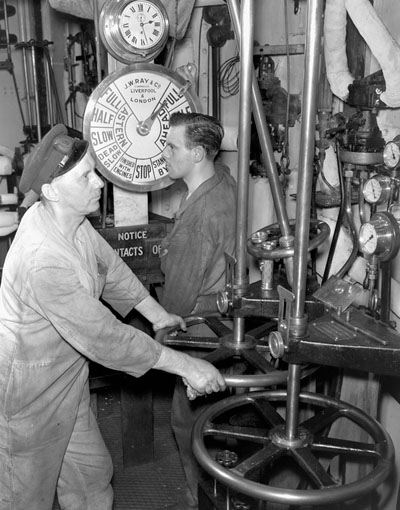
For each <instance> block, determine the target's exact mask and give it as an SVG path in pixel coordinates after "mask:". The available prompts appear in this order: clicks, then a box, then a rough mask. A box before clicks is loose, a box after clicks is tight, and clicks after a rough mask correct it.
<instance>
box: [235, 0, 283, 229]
mask: <svg viewBox="0 0 400 510" xmlns="http://www.w3.org/2000/svg"><path fill="white" fill-rule="evenodd" d="M227 3H228V8H229V13H230V17H231V20H232V23H233V26H234V31H235V37H236V40H237V42H238V44H240V40H241V25H240V23H239V1H238V0H228V1H227ZM253 23H254V20H252V24H253ZM251 69H252V74H253V81H252V102H253V116H254V120H255V123H256V127H257V132H258V137H259V141H260V145H261V149H262V156H263V161H264V165H265V168H266V170H267V175H268V180H269V183H270V187H271V193H272V197H273V199H274V206H275V213H276V217H277V220H278V223H279V226H280V229H281V234H282V236H283V237H289V236H290V233H291V230H290V224H289V219H288V216H287V211H286V205H285V199H284V197H283V193H282V188H281V183H280V180H279V175H278V170H277V167H276V161H275V157H274V150H273V147H272V142H271V137H270V135H269V131H268V126H267V120H266V118H265V114H264V110H263V107H262V97H261V92H260V88H259V86H258V82H257V78H256V76H255V73H254V69H253V65H252V62H251Z"/></svg>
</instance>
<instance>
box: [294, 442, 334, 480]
mask: <svg viewBox="0 0 400 510" xmlns="http://www.w3.org/2000/svg"><path fill="white" fill-rule="evenodd" d="M291 452H292V456H293V458H294V459H295V460H296V462H297V463H298V465H299V466H300V467H301V468H302V469H303V470H304V471H305V473H306V474H307V475H308V476H309V477H310V479H311V480H312V481H313V482H314V483H315V485H316V486H317V487H319V488H322V487H332V486H337V485H338V482H336V481H335V480H334V479H333V478H332V476H331V475H330V474H329V473H328V472H327V471H326V469H324V467H323V466H322V464H321V463H320V462H319V461H318V459H317V458H316V457H315V456H314V455H313V454H312V452H311V451H310V449H309V448H294V449H293V450H291Z"/></svg>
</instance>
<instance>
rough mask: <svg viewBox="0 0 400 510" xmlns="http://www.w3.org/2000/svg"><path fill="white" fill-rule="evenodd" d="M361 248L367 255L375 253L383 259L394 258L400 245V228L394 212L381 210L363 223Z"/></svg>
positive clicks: (360, 240) (359, 238)
mask: <svg viewBox="0 0 400 510" xmlns="http://www.w3.org/2000/svg"><path fill="white" fill-rule="evenodd" d="M358 241H359V248H360V251H361V252H362V253H364V254H365V255H375V256H376V257H378V258H379V259H380V260H382V261H388V260H391V259H393V258H394V257H395V256H396V255H397V253H398V251H399V246H400V229H399V225H398V223H397V220H396V218H395V217H394V216H393V214H391V213H389V212H386V211H380V212H377V213H375V214H373V215H372V217H371V219H370V221H368V222H367V223H363V224H362V225H361V228H360V232H359V237H358Z"/></svg>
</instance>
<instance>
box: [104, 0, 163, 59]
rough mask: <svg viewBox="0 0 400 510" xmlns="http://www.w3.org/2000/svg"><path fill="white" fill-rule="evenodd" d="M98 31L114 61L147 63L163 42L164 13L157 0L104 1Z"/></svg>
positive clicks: (159, 49) (157, 52) (156, 53)
mask: <svg viewBox="0 0 400 510" xmlns="http://www.w3.org/2000/svg"><path fill="white" fill-rule="evenodd" d="M99 31H100V36H101V39H102V41H103V43H104V46H105V47H106V49H107V51H108V52H109V53H110V54H111V55H112V56H113V57H114V58H115V59H117V60H118V61H120V62H122V63H124V64H132V63H135V62H148V61H149V60H153V59H154V58H155V57H156V56H157V55H158V54H159V53H160V52H161V51H162V49H163V48H164V46H165V43H166V42H167V39H168V34H169V20H168V14H167V11H166V9H165V7H164V6H163V4H162V3H161V2H159V1H158V0H107V1H106V3H105V4H104V6H103V8H102V10H101V13H100V18H99Z"/></svg>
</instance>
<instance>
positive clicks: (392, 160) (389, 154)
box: [383, 137, 400, 168]
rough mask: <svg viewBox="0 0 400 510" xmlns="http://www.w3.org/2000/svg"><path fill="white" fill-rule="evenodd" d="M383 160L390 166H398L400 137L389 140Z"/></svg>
mask: <svg viewBox="0 0 400 510" xmlns="http://www.w3.org/2000/svg"><path fill="white" fill-rule="evenodd" d="M383 162H384V164H385V165H386V166H387V167H388V168H396V167H397V166H398V165H399V163H400V138H399V137H396V138H394V139H393V140H392V141H391V142H388V143H387V144H386V145H385V147H384V149H383Z"/></svg>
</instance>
